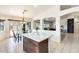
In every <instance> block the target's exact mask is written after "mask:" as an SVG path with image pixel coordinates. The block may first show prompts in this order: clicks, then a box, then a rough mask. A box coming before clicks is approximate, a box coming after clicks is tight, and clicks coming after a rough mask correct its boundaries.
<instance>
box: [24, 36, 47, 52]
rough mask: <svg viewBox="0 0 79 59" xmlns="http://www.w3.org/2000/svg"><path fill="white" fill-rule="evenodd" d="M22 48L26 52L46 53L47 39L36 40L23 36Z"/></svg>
mask: <svg viewBox="0 0 79 59" xmlns="http://www.w3.org/2000/svg"><path fill="white" fill-rule="evenodd" d="M38 39H39V38H38ZM23 49H24V51H26V52H28V53H48V39H45V40H43V41H41V42H37V41H34V40H32V39H30V38H27V37H23Z"/></svg>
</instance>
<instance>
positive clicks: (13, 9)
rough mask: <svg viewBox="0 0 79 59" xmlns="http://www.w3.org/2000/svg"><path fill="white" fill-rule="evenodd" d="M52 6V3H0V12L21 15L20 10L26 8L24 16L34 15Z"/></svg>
mask: <svg viewBox="0 0 79 59" xmlns="http://www.w3.org/2000/svg"><path fill="white" fill-rule="evenodd" d="M52 6H53V5H36V6H34V5H0V14H4V15H12V16H20V17H22V16H23V14H22V12H23V11H24V10H27V12H25V14H24V16H25V17H35V16H37V15H39V14H41V13H43V12H44V11H46V10H48V9H49V8H51V7H52Z"/></svg>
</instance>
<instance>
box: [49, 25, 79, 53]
mask: <svg viewBox="0 0 79 59" xmlns="http://www.w3.org/2000/svg"><path fill="white" fill-rule="evenodd" d="M61 37H64V38H61V39H62V41H61V43H57V42H52V43H51V51H50V52H53V53H79V23H75V24H74V33H63V34H62V35H61Z"/></svg>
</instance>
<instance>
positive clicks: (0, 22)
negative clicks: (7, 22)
mask: <svg viewBox="0 0 79 59" xmlns="http://www.w3.org/2000/svg"><path fill="white" fill-rule="evenodd" d="M1 31H4V20H0V32H1Z"/></svg>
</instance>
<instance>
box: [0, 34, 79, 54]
mask: <svg viewBox="0 0 79 59" xmlns="http://www.w3.org/2000/svg"><path fill="white" fill-rule="evenodd" d="M64 35H65V36H64V38H63V40H62V41H61V42H60V43H57V42H52V41H50V51H49V52H50V53H78V52H79V33H74V34H70V33H64ZM0 53H25V52H24V51H23V40H21V41H19V42H18V41H15V39H13V38H10V39H5V40H2V41H0Z"/></svg>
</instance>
